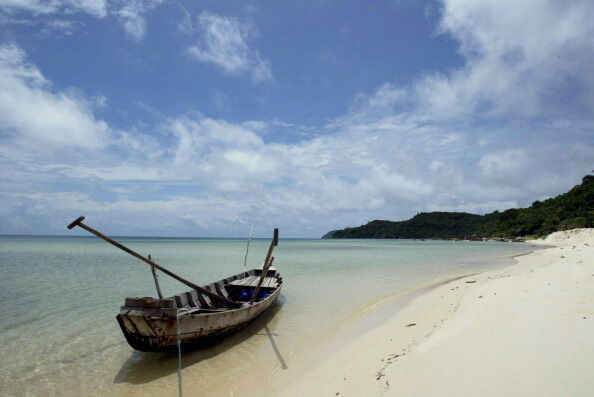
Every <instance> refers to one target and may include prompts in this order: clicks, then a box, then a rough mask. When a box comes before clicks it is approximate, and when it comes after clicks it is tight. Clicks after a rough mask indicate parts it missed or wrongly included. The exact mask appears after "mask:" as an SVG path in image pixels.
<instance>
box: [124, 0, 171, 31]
mask: <svg viewBox="0 0 594 397" xmlns="http://www.w3.org/2000/svg"><path fill="white" fill-rule="evenodd" d="M165 1H166V0H127V1H125V2H123V5H122V7H121V8H120V9H118V10H117V11H116V12H115V13H116V14H117V16H118V19H119V20H120V23H121V24H122V26H123V27H124V31H125V32H126V34H127V35H128V37H129V38H130V39H132V40H134V41H141V40H142V39H143V38H144V35H145V34H146V30H147V24H146V19H144V17H143V16H142V14H144V13H146V12H148V11H150V10H152V9H154V8H156V7H157V6H159V5H161V4H162V3H164V2H165Z"/></svg>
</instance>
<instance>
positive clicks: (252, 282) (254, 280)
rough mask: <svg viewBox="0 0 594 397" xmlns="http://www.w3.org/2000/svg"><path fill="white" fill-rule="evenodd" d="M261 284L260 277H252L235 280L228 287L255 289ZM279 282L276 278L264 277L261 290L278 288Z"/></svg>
mask: <svg viewBox="0 0 594 397" xmlns="http://www.w3.org/2000/svg"><path fill="white" fill-rule="evenodd" d="M259 282H260V276H250V277H246V278H242V279H239V280H234V281H232V282H231V283H229V285H228V286H227V287H244V288H245V287H250V288H251V287H253V288H256V287H257V286H258V283H259ZM277 287H278V281H277V280H276V277H264V281H263V282H262V287H261V288H271V289H274V288H277Z"/></svg>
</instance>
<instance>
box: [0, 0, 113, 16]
mask: <svg viewBox="0 0 594 397" xmlns="http://www.w3.org/2000/svg"><path fill="white" fill-rule="evenodd" d="M0 8H3V9H18V10H24V11H29V12H32V13H33V14H54V13H75V12H84V13H87V14H90V15H92V16H95V17H97V18H103V17H105V16H106V15H107V3H106V0H52V1H43V0H0Z"/></svg>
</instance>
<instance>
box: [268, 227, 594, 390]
mask: <svg viewBox="0 0 594 397" xmlns="http://www.w3.org/2000/svg"><path fill="white" fill-rule="evenodd" d="M532 243H534V244H538V245H543V246H544V247H543V248H544V249H540V250H536V251H534V252H532V253H530V254H527V255H523V256H520V257H517V258H516V260H517V264H515V265H513V266H510V267H507V268H505V269H502V270H496V271H489V272H485V273H481V274H478V275H473V276H470V277H465V278H462V279H458V280H455V281H453V282H450V283H446V284H445V285H441V286H439V287H437V288H434V289H432V290H431V291H430V292H428V293H426V294H423V295H422V296H419V297H417V298H415V299H414V300H413V301H412V302H411V303H410V304H409V305H408V306H406V307H405V308H404V309H403V310H400V311H398V312H397V313H396V314H395V315H394V316H392V317H391V318H390V319H389V320H388V321H386V322H384V323H383V324H381V325H380V326H378V327H375V328H373V329H371V330H369V331H367V332H365V333H362V334H361V335H360V336H359V337H357V338H355V339H354V340H353V341H351V342H349V343H347V344H345V345H344V346H343V347H342V348H341V349H339V350H338V351H337V352H336V353H333V354H331V355H328V356H327V357H324V358H323V359H320V360H318V362H317V363H316V364H315V365H313V366H309V367H308V368H303V369H302V370H301V371H299V373H297V374H295V372H293V376H292V379H291V380H290V381H288V380H287V379H283V382H277V383H276V387H274V388H273V389H272V390H270V391H269V393H268V394H269V395H271V396H477V395H481V396H561V395H567V396H569V395H571V396H591V395H593V394H594V377H593V376H592V372H593V371H594V338H593V337H592V335H594V229H575V230H570V231H564V232H557V233H553V234H551V235H550V236H548V237H547V238H546V239H543V240H536V241H532Z"/></svg>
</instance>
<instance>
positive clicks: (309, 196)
mask: <svg viewBox="0 0 594 397" xmlns="http://www.w3.org/2000/svg"><path fill="white" fill-rule="evenodd" d="M592 21H594V2H592V1H591V0H573V1H562V0H555V1H552V0H551V1H549V0H522V1H517V0H514V1H511V0H482V1H476V0H417V1H414V0H377V1H345V0H343V1H333V0H317V1H315V0H311V1H304V0H292V1H272V0H271V1H245V0H242V1H236V0H228V1H212V0H202V1H196V0H193V1H181V0H179V1H165V0H147V1H142V0H136V1H134V0H129V1H111V0H49V1H41V0H0V167H1V168H0V171H1V172H0V234H44V235H45V234H50V235H53V234H57V235H64V234H67V233H70V234H73V235H74V234H84V233H85V232H84V231H82V230H79V231H75V232H68V231H67V230H66V228H65V226H66V225H67V224H68V223H70V222H71V221H72V220H74V219H75V218H77V217H78V216H80V215H85V216H86V217H87V220H86V223H87V224H88V225H89V226H92V227H95V228H97V229H99V230H101V231H102V232H104V233H106V234H110V235H138V236H196V237H215V236H219V237H246V236H247V235H248V233H249V232H250V229H251V228H252V227H253V228H254V235H255V236H256V237H268V236H270V235H271V234H272V228H273V227H279V228H280V232H281V236H285V237H319V236H321V235H323V234H324V233H326V232H327V231H330V230H334V229H341V228H344V227H347V226H357V225H360V224H364V223H366V222H368V221H370V220H373V219H389V220H403V219H407V218H410V217H412V216H414V215H415V214H417V213H419V212H424V211H465V212H472V213H478V214H484V213H488V212H492V211H494V210H504V209H507V208H511V207H525V206H529V205H530V204H531V203H532V202H533V201H535V200H542V199H545V198H548V197H552V196H555V195H557V194H560V193H563V192H565V191H567V190H569V189H570V188H571V187H573V186H574V185H576V184H578V183H580V181H581V178H582V177H583V176H584V175H586V174H589V173H590V172H592V170H593V169H594V73H593V72H592V70H593V69H592V65H594V23H593V22H592Z"/></svg>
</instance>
